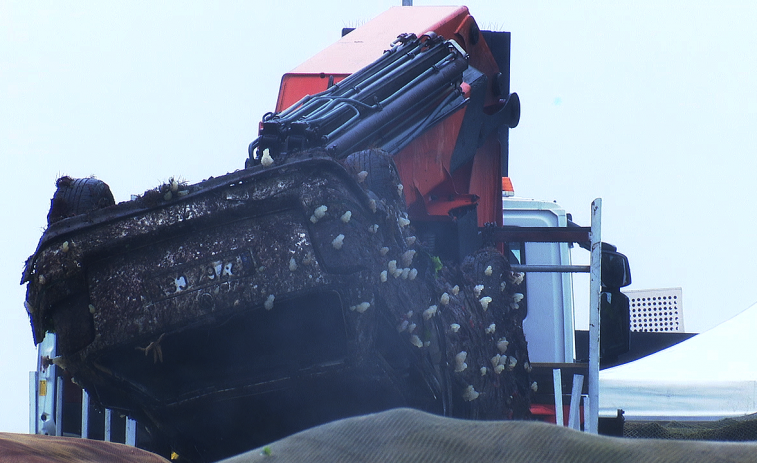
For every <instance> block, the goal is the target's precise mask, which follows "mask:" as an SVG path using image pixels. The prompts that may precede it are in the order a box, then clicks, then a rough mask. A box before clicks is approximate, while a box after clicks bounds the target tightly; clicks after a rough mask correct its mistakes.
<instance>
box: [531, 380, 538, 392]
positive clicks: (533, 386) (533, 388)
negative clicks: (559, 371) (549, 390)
mask: <svg viewBox="0 0 757 463" xmlns="http://www.w3.org/2000/svg"><path fill="white" fill-rule="evenodd" d="M531 390H532V391H534V392H536V391H538V390H539V385H538V384H536V381H534V382H533V383H531Z"/></svg>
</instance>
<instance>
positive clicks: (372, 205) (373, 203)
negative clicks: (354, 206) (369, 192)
mask: <svg viewBox="0 0 757 463" xmlns="http://www.w3.org/2000/svg"><path fill="white" fill-rule="evenodd" d="M368 207H370V208H371V212H376V200H375V199H371V200H368Z"/></svg>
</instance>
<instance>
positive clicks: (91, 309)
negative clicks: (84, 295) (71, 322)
mask: <svg viewBox="0 0 757 463" xmlns="http://www.w3.org/2000/svg"><path fill="white" fill-rule="evenodd" d="M89 313H95V306H93V305H92V304H89Z"/></svg>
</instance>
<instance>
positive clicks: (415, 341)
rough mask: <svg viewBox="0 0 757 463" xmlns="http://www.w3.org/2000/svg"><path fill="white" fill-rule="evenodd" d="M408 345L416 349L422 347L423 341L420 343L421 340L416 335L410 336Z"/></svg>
mask: <svg viewBox="0 0 757 463" xmlns="http://www.w3.org/2000/svg"><path fill="white" fill-rule="evenodd" d="M410 344H412V345H414V346H415V347H417V348H419V349H420V348H421V347H423V341H421V338H419V337H418V335H415V334H414V335H412V336H410Z"/></svg>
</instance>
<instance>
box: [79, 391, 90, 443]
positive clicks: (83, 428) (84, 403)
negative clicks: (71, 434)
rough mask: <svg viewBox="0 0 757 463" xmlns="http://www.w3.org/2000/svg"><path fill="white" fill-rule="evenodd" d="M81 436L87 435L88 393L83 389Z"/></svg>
mask: <svg viewBox="0 0 757 463" xmlns="http://www.w3.org/2000/svg"><path fill="white" fill-rule="evenodd" d="M81 437H82V439H87V438H88V437H89V394H88V393H87V391H85V390H84V389H82V390H81Z"/></svg>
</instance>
